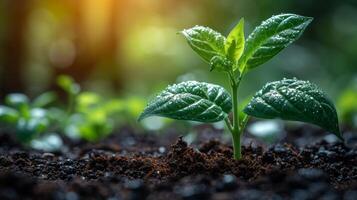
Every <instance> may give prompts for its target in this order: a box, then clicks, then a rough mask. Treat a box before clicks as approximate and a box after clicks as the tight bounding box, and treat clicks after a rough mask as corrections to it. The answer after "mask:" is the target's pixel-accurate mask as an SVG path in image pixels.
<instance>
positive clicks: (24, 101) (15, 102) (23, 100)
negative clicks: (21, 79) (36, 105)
mask: <svg viewBox="0 0 357 200" xmlns="http://www.w3.org/2000/svg"><path fill="white" fill-rule="evenodd" d="M29 102H30V100H29V98H28V97H27V96H26V95H24V94H21V93H12V94H9V95H7V96H6V98H5V103H6V105H8V106H11V107H14V108H20V107H21V106H24V105H28V104H29Z"/></svg>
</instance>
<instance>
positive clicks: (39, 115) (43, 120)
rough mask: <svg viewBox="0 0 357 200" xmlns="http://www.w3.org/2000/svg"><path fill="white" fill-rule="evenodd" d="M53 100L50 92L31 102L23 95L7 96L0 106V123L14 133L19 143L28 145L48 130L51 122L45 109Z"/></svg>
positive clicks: (54, 96) (53, 96)
mask: <svg viewBox="0 0 357 200" xmlns="http://www.w3.org/2000/svg"><path fill="white" fill-rule="evenodd" d="M55 99H56V95H55V94H54V93H52V92H47V93H44V94H42V95H40V96H38V97H37V98H35V99H34V100H33V101H32V102H30V100H29V98H28V97H27V96H26V95H25V94H21V93H13V94H9V95H7V96H6V97H5V104H4V105H1V106H0V123H1V124H2V125H3V126H5V127H7V128H8V129H10V131H14V132H16V138H17V139H18V140H19V141H21V142H23V143H29V142H30V141H31V140H32V139H34V138H37V137H39V136H40V134H42V133H43V132H45V131H47V130H48V129H49V128H50V123H51V120H50V119H49V117H48V110H47V109H46V108H45V107H46V106H48V105H49V104H50V103H52V102H53V101H55Z"/></svg>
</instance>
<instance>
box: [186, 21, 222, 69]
mask: <svg viewBox="0 0 357 200" xmlns="http://www.w3.org/2000/svg"><path fill="white" fill-rule="evenodd" d="M181 33H182V34H183V36H184V37H185V38H186V40H187V42H188V44H189V45H190V46H191V48H192V49H193V50H194V51H195V52H196V53H198V55H200V56H201V57H202V58H203V59H204V60H205V61H206V62H208V63H210V61H211V59H212V58H213V57H214V56H217V55H221V56H223V55H224V54H225V50H224V44H225V40H226V39H225V37H224V36H222V35H221V34H220V33H218V32H216V31H214V30H212V29H210V28H207V27H203V26H195V27H193V28H190V29H185V30H183V31H182V32H181Z"/></svg>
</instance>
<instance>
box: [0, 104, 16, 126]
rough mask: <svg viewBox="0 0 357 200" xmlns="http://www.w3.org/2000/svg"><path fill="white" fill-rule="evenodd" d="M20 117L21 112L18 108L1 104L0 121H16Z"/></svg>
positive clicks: (9, 122)
mask: <svg viewBox="0 0 357 200" xmlns="http://www.w3.org/2000/svg"><path fill="white" fill-rule="evenodd" d="M18 118H19V113H18V112H17V110H15V109H13V108H10V107H7V106H0V122H2V123H6V124H12V123H15V122H16V121H17V120H18Z"/></svg>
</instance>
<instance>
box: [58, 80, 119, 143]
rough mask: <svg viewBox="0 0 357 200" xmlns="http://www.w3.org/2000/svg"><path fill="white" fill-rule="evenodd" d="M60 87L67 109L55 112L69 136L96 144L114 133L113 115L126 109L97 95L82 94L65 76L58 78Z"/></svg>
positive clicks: (117, 102)
mask: <svg viewBox="0 0 357 200" xmlns="http://www.w3.org/2000/svg"><path fill="white" fill-rule="evenodd" d="M57 83H58V85H59V86H60V87H61V88H62V89H63V90H64V91H65V92H66V93H67V97H68V100H67V108H66V109H62V110H57V112H55V113H56V114H55V115H56V117H57V118H58V119H61V120H60V122H59V124H60V126H61V127H62V129H63V131H64V133H65V134H66V135H67V136H69V137H71V138H76V139H79V138H81V139H85V140H88V141H97V140H99V139H101V138H103V137H105V136H107V135H109V134H110V133H111V132H112V131H113V128H114V121H113V115H115V114H117V113H119V112H121V111H122V109H123V107H124V105H122V103H121V102H119V100H116V99H111V100H104V99H103V98H102V97H101V96H99V95H98V94H96V93H93V92H86V91H81V89H80V86H79V85H78V84H77V83H76V82H75V81H74V80H73V79H72V78H71V77H69V76H66V75H61V76H59V77H58V78H57ZM64 111H65V112H64Z"/></svg>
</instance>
